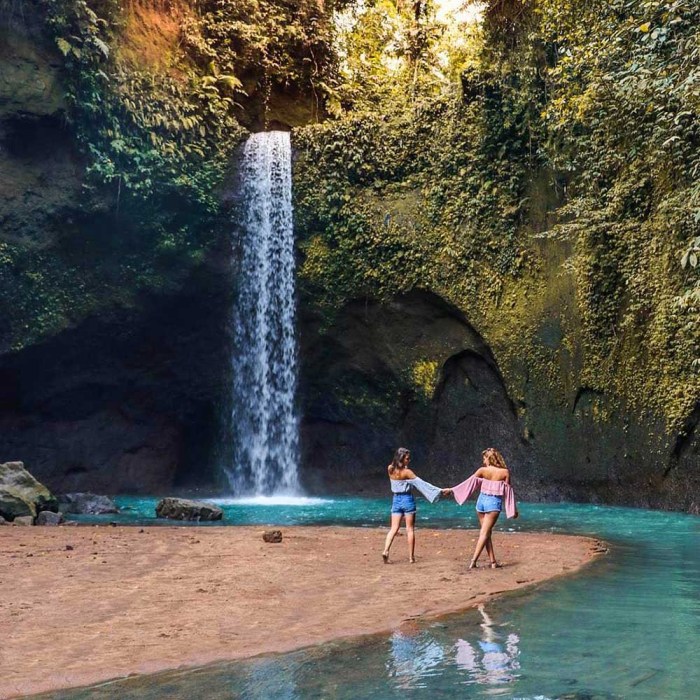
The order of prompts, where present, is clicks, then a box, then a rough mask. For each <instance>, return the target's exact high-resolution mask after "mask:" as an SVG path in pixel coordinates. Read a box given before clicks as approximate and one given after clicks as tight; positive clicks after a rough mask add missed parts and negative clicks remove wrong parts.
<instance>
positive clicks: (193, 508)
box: [156, 498, 224, 521]
mask: <svg viewBox="0 0 700 700" xmlns="http://www.w3.org/2000/svg"><path fill="white" fill-rule="evenodd" d="M156 515H157V516H158V517H159V518H170V519H171V520H196V521H200V520H221V519H222V518H223V517H224V512H223V511H222V510H221V508H219V507H218V506H215V505H212V504H210V503H205V502H204V501H190V500H188V499H186V498H163V499H161V500H160V501H159V503H158V505H157V506H156Z"/></svg>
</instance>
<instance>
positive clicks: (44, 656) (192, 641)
mask: <svg viewBox="0 0 700 700" xmlns="http://www.w3.org/2000/svg"><path fill="white" fill-rule="evenodd" d="M261 532H262V528H260V527H235V528H234V527H226V528H224V527H221V528H171V527H153V528H144V529H142V530H140V529H139V528H135V527H99V528H98V527H74V528H70V527H58V528H39V527H34V528H20V527H3V528H0V586H2V596H1V597H0V629H2V630H3V644H2V646H0V668H1V669H2V673H0V697H2V698H6V697H13V696H17V695H24V694H30V693H39V692H42V691H47V690H55V689H58V688H67V687H72V686H79V685H87V684H92V683H96V682H99V681H102V680H106V679H109V678H114V677H117V676H124V675H127V674H131V673H151V672H155V671H160V670H164V669H172V668H177V667H179V666H183V665H185V666H197V665H202V664H206V663H210V662H213V661H218V660H226V659H238V658H243V657H247V656H252V655H255V654H260V653H265V652H276V651H286V650H291V649H294V648H298V647H301V646H306V645H309V644H315V643H320V642H324V641H328V640H330V639H334V638H338V637H344V636H353V635H359V634H365V633H372V632H380V631H384V630H389V629H392V628H395V627H398V626H399V625H401V623H402V622H403V621H405V620H407V619H409V618H415V617H420V616H425V617H429V616H435V615H440V614H444V613H447V612H451V611H457V610H461V609H464V608H467V607H470V606H472V605H475V604H477V603H478V602H481V601H483V600H485V599H487V598H488V597H489V596H490V595H494V594H497V593H502V592H504V591H509V590H514V589H517V588H522V587H524V586H531V585H533V584H535V583H537V582H540V581H543V580H545V579H548V578H551V577H554V576H558V575H561V574H565V573H569V572H571V571H574V570H575V569H577V568H579V567H580V566H582V565H583V564H585V563H586V562H588V561H589V560H590V559H591V558H592V557H594V556H595V551H594V550H595V548H596V546H595V540H592V539H589V538H584V537H573V536H564V535H545V534H515V533H508V534H504V533H499V534H497V535H496V536H495V546H496V551H497V554H498V555H499V559H500V560H501V561H502V562H503V564H504V566H503V568H501V569H495V570H491V569H483V568H480V569H478V570H476V571H469V572H468V571H467V570H466V565H465V553H466V552H467V551H468V550H470V549H471V548H472V547H473V543H474V541H475V537H476V532H475V531H465V530H420V531H419V532H418V540H417V542H418V547H417V557H418V561H417V563H416V564H414V565H409V564H408V562H407V561H406V539H405V537H402V538H399V539H397V540H396V542H395V543H394V548H393V550H392V559H393V562H394V563H392V564H389V565H385V564H383V563H382V561H381V558H380V556H379V553H380V551H381V548H382V544H383V539H384V535H385V532H386V531H385V530H378V529H365V528H352V529H351V528H330V527H327V528H322V527H288V528H284V529H283V532H284V541H283V542H282V543H281V544H266V543H264V542H263V541H262V539H261ZM391 589H393V590H402V591H403V594H402V596H401V599H400V600H399V599H397V597H396V596H393V597H392V598H391V599H389V598H388V597H387V593H388V591H389V590H391Z"/></svg>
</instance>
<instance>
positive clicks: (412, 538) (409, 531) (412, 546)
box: [406, 513, 416, 564]
mask: <svg viewBox="0 0 700 700" xmlns="http://www.w3.org/2000/svg"><path fill="white" fill-rule="evenodd" d="M415 522H416V514H415V513H406V535H408V561H410V562H411V564H415V563H416V556H415V555H416V532H415V530H414V527H413V526H414V524H415Z"/></svg>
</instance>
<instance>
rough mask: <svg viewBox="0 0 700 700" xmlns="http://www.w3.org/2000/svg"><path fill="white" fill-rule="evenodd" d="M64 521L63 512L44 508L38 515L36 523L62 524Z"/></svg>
mask: <svg viewBox="0 0 700 700" xmlns="http://www.w3.org/2000/svg"><path fill="white" fill-rule="evenodd" d="M62 523H63V514H62V513H52V512H51V511H50V510H42V511H41V513H39V515H37V516H36V521H35V522H34V524H35V525H61V524H62Z"/></svg>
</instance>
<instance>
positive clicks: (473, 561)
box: [467, 559, 479, 569]
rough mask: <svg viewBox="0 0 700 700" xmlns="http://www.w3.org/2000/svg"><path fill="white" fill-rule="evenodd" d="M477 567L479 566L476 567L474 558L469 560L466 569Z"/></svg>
mask: <svg viewBox="0 0 700 700" xmlns="http://www.w3.org/2000/svg"><path fill="white" fill-rule="evenodd" d="M478 568H479V567H478V566H477V564H476V559H472V560H471V561H470V562H469V566H468V567H467V569H478Z"/></svg>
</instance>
